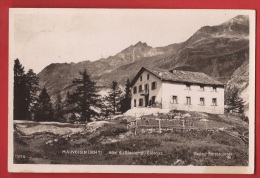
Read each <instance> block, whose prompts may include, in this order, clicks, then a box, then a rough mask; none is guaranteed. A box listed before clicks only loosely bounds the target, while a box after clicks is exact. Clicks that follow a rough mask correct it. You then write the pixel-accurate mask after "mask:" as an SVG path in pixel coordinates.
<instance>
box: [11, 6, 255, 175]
mask: <svg viewBox="0 0 260 178" xmlns="http://www.w3.org/2000/svg"><path fill="white" fill-rule="evenodd" d="M9 14H10V16H9V17H10V18H9V95H8V96H9V128H8V129H9V144H8V150H9V152H8V161H9V162H8V166H9V167H8V168H9V169H8V170H9V172H63V173H70V172H73V173H77V172H85V173H92V172H96V173H188V174H192V173H216V174H219V173H228V174H231V173H232V174H253V173H254V159H255V150H254V146H255V130H254V127H255V11H254V10H199V9H197V10H196V9H193V10H191V9H183V10H178V9H48V8H46V9H41V8H30V9H27V8H11V9H10V12H9Z"/></svg>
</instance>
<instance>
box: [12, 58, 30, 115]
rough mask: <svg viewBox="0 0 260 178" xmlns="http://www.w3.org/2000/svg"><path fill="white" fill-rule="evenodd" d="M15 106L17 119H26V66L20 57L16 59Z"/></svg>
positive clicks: (14, 111) (14, 110) (14, 112)
mask: <svg viewBox="0 0 260 178" xmlns="http://www.w3.org/2000/svg"><path fill="white" fill-rule="evenodd" d="M13 103H14V108H13V114H14V115H13V117H14V119H15V120H26V118H27V117H26V115H27V108H26V103H27V102H26V76H25V73H24V67H23V66H22V64H21V63H20V61H19V59H16V60H15V61H14V98H13Z"/></svg>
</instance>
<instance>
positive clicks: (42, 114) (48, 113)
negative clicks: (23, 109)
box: [35, 87, 53, 121]
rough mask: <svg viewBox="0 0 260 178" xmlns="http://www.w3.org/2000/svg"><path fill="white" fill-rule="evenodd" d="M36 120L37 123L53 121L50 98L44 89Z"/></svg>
mask: <svg viewBox="0 0 260 178" xmlns="http://www.w3.org/2000/svg"><path fill="white" fill-rule="evenodd" d="M35 108H36V109H35V120H36V121H52V120H53V110H52V103H51V99H50V96H49V94H48V92H47V90H46V88H45V87H44V88H43V89H42V91H41V93H40V95H39V98H38V101H37V103H36V107H35Z"/></svg>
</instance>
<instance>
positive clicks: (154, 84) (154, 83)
mask: <svg viewBox="0 0 260 178" xmlns="http://www.w3.org/2000/svg"><path fill="white" fill-rule="evenodd" d="M156 85H157V83H156V82H152V90H155V89H156V87H157V86H156Z"/></svg>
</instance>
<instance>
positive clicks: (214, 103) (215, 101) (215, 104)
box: [212, 98, 217, 106]
mask: <svg viewBox="0 0 260 178" xmlns="http://www.w3.org/2000/svg"><path fill="white" fill-rule="evenodd" d="M212 105H213V106H217V98H212Z"/></svg>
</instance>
